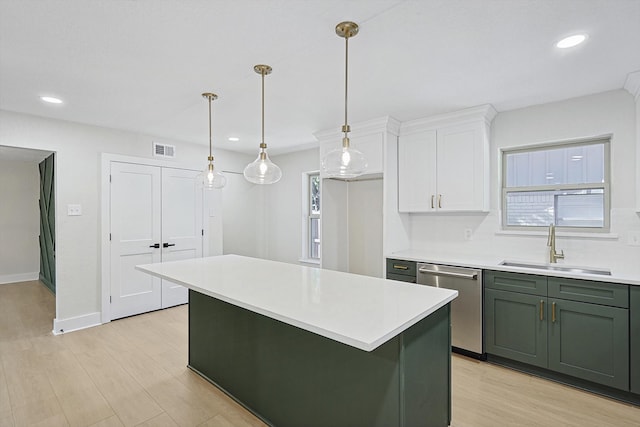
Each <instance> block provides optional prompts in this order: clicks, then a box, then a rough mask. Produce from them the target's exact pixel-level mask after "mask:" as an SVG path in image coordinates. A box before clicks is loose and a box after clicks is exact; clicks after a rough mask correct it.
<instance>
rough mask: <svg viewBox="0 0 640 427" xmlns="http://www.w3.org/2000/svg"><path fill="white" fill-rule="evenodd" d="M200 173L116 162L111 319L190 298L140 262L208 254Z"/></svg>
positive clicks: (113, 168)
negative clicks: (204, 248) (145, 270)
mask: <svg viewBox="0 0 640 427" xmlns="http://www.w3.org/2000/svg"><path fill="white" fill-rule="evenodd" d="M198 174H199V172H198V171H192V170H185V169H174V168H168V167H160V166H148V165H140V164H134V163H122V162H111V188H110V194H111V196H110V218H111V224H110V227H111V254H110V261H111V262H110V264H111V265H110V278H111V279H110V281H111V283H110V286H111V309H110V311H111V319H118V318H121V317H126V316H131V315H134V314H139V313H144V312H148V311H153V310H158V309H161V308H167V307H172V306H174V305H178V304H185V303H186V302H187V300H188V292H187V289H186V288H184V287H182V286H180V285H177V284H175V283H172V282H169V281H167V280H162V279H159V278H154V277H152V276H150V275H148V274H144V273H142V272H140V271H137V270H136V269H135V266H136V265H139V264H150V263H157V262H167V261H177V260H182V259H189V258H198V257H202V240H203V238H202V234H203V231H202V230H203V227H202V190H201V188H198V186H197V185H196V177H197V175H198Z"/></svg>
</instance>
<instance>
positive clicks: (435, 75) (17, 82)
mask: <svg viewBox="0 0 640 427" xmlns="http://www.w3.org/2000/svg"><path fill="white" fill-rule="evenodd" d="M344 20H352V21H355V22H356V23H358V24H359V25H360V33H359V34H358V35H357V37H355V38H352V39H350V41H349V122H350V123H352V124H353V123H357V122H358V121H363V120H368V119H373V118H378V117H382V116H386V115H389V116H392V117H394V118H396V119H398V120H400V121H406V120H410V119H415V118H420V117H425V116H429V115H433V114H437V113H443V112H448V111H455V110H459V109H462V108H467V107H472V106H476V105H481V104H486V103H491V104H493V106H494V107H495V108H496V109H497V110H498V111H505V110H510V109H514V108H520V107H525V106H528V105H534V104H541V103H546V102H551V101H556V100H561V99H567V98H572V97H576V96H581V95H586V94H591V93H597V92H602V91H607V90H612V89H620V88H622V87H623V85H624V83H625V79H626V77H627V75H628V74H629V73H630V72H634V71H637V70H640V48H639V46H640V24H639V23H640V0H553V1H552V0H422V1H421V0H406V1H398V0H349V1H346V0H269V1H264V0H225V1H223V0H208V1H204V0H181V1H178V0H173V1H171V0H122V1H110V0H65V1H60V0H39V1H18V0H0V109H4V110H10V111H16V112H22V113H28V114H34V115H38V116H45V117H51V118H54V119H61V120H70V121H74V122H80V123H86V124H92V125H97V126H104V127H109V128H116V129H123V130H128V131H133V132H140V133H144V134H149V135H153V136H159V137H163V138H165V139H166V140H169V141H171V140H175V141H188V142H194V143H201V144H204V145H206V144H208V110H207V101H206V100H205V99H204V98H202V97H201V96H200V94H201V93H202V92H206V91H212V92H215V93H216V94H218V95H219V99H218V100H217V101H214V103H213V111H214V116H213V137H214V147H221V148H225V149H228V150H234V151H240V152H255V151H256V150H257V149H258V144H259V142H260V90H261V89H260V85H261V83H260V76H259V75H258V74H256V73H255V72H254V71H253V66H254V65H255V64H260V63H263V64H268V65H271V66H272V67H273V73H272V74H271V75H268V76H267V77H266V78H265V97H266V99H265V108H266V110H265V118H266V124H265V134H266V142H267V143H268V145H269V147H270V151H271V152H272V154H273V153H276V154H277V153H279V152H286V151H291V150H294V149H299V148H302V147H308V146H313V144H315V139H314V138H313V133H314V132H317V131H321V130H326V129H334V128H335V130H336V131H338V130H339V129H340V126H341V124H342V121H343V118H344V39H342V38H339V37H338V36H337V35H336V34H335V32H334V27H335V25H336V24H337V23H338V22H341V21H344ZM576 32H586V33H588V35H589V38H588V40H587V42H585V43H583V44H582V45H580V46H578V47H576V48H572V49H567V50H559V49H557V48H555V47H554V44H555V42H556V41H558V40H559V39H560V38H562V37H563V36H566V35H570V34H573V33H576ZM41 95H54V96H57V97H60V98H62V99H63V100H64V104H62V105H47V104H44V103H42V102H41V101H40V100H39V98H38V97H39V96H41ZM230 136H235V137H238V138H240V141H239V142H229V141H228V140H227V138H228V137H230Z"/></svg>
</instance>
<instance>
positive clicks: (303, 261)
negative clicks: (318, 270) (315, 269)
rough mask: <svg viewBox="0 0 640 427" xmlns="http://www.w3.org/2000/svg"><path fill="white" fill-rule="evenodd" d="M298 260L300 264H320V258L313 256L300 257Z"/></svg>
mask: <svg viewBox="0 0 640 427" xmlns="http://www.w3.org/2000/svg"><path fill="white" fill-rule="evenodd" d="M298 262H299V263H301V264H311V265H318V266H319V265H320V260H319V259H314V258H300V259H299V260H298Z"/></svg>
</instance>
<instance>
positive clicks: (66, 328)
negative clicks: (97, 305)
mask: <svg viewBox="0 0 640 427" xmlns="http://www.w3.org/2000/svg"><path fill="white" fill-rule="evenodd" d="M101 324H102V322H101V321H100V312H99V311H96V312H95V313H89V314H84V315H82V316H76V317H70V318H68V319H53V334H54V335H60V334H65V333H67V332H73V331H78V330H80V329H86V328H91V327H92V326H98V325H101Z"/></svg>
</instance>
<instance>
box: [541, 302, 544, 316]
mask: <svg viewBox="0 0 640 427" xmlns="http://www.w3.org/2000/svg"><path fill="white" fill-rule="evenodd" d="M540 320H544V300H543V299H541V300H540Z"/></svg>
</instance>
